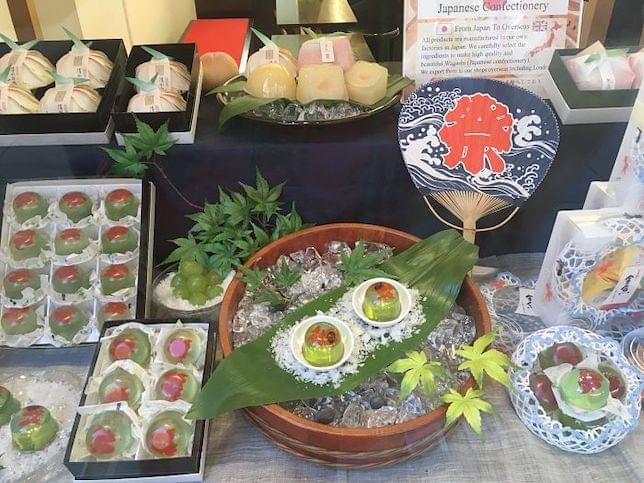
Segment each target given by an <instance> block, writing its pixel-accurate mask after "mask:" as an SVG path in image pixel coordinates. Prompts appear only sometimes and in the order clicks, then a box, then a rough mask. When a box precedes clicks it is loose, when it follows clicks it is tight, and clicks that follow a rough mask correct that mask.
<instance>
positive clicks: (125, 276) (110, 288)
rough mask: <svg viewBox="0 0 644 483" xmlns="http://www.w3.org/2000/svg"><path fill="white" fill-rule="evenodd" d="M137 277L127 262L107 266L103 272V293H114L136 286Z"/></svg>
mask: <svg viewBox="0 0 644 483" xmlns="http://www.w3.org/2000/svg"><path fill="white" fill-rule="evenodd" d="M135 281H136V280H135V277H134V275H133V274H132V272H130V269H129V268H128V266H127V265H125V264H122V263H120V264H115V265H109V266H107V267H106V268H105V269H104V270H103V272H101V289H102V291H103V295H112V294H113V293H115V292H118V291H119V290H123V289H125V288H131V287H134V284H135Z"/></svg>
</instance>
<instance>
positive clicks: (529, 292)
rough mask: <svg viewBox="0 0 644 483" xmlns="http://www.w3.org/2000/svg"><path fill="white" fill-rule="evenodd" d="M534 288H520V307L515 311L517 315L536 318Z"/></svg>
mask: <svg viewBox="0 0 644 483" xmlns="http://www.w3.org/2000/svg"><path fill="white" fill-rule="evenodd" d="M534 292H535V291H534V289H533V288H525V287H520V288H519V305H518V306H517V309H516V310H515V311H514V312H515V313H517V314H521V315H530V316H532V317H536V315H537V314H536V312H535V311H534V303H535V298H536V297H535V295H534Z"/></svg>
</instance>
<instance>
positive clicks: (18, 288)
mask: <svg viewBox="0 0 644 483" xmlns="http://www.w3.org/2000/svg"><path fill="white" fill-rule="evenodd" d="M3 286H4V293H5V295H6V296H7V297H9V298H10V299H14V300H20V299H21V298H22V297H23V291H24V290H25V289H26V288H31V289H33V290H38V289H39V288H40V276H39V275H38V273H36V272H35V271H33V270H29V269H26V268H19V269H16V270H12V271H11V272H9V273H7V274H6V275H5V277H4V281H3Z"/></svg>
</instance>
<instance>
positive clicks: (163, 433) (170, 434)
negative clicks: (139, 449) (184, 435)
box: [149, 428, 177, 457]
mask: <svg viewBox="0 0 644 483" xmlns="http://www.w3.org/2000/svg"><path fill="white" fill-rule="evenodd" d="M174 435H175V433H174V429H173V428H167V429H166V428H157V429H155V430H154V431H153V432H152V434H151V435H150V439H149V444H150V448H151V449H152V450H153V451H155V452H156V453H158V454H161V455H163V456H167V457H172V456H174V455H176V454H177V444H176V443H175V442H174Z"/></svg>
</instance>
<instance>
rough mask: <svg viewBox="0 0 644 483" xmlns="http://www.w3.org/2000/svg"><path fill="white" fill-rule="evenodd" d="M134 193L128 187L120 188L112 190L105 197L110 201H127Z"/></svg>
mask: <svg viewBox="0 0 644 483" xmlns="http://www.w3.org/2000/svg"><path fill="white" fill-rule="evenodd" d="M132 196H133V195H132V193H131V192H130V191H128V190H126V189H123V188H119V189H115V190H114V191H111V192H110V193H109V194H108V195H107V196H106V198H105V200H106V201H107V202H108V203H126V202H127V201H129V200H130V199H131V198H132Z"/></svg>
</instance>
